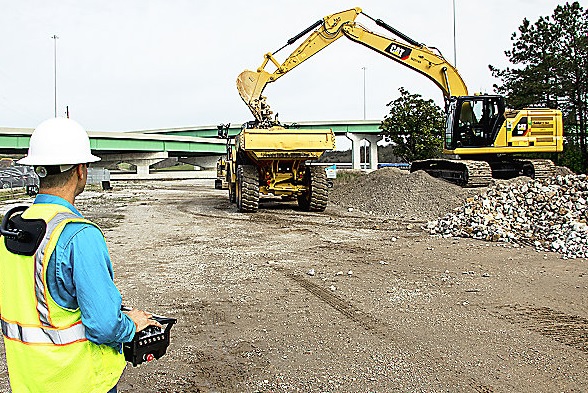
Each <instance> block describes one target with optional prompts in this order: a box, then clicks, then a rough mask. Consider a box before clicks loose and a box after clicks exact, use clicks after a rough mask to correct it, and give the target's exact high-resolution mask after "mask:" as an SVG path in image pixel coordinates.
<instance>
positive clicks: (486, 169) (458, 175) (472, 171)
mask: <svg viewBox="0 0 588 393" xmlns="http://www.w3.org/2000/svg"><path fill="white" fill-rule="evenodd" d="M419 170H423V171H425V172H427V173H428V174H429V175H431V176H433V177H438V178H441V179H444V180H447V181H449V182H451V183H455V184H458V185H460V186H462V187H485V186H487V185H489V184H490V183H491V182H492V169H491V168H490V165H489V164H488V163H487V162H485V161H475V160H443V159H432V160H422V161H414V162H413V163H412V164H411V166H410V171H411V172H416V171H419Z"/></svg>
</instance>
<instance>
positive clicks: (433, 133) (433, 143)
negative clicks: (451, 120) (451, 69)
mask: <svg viewBox="0 0 588 393" xmlns="http://www.w3.org/2000/svg"><path fill="white" fill-rule="evenodd" d="M399 90H400V97H399V98H397V99H396V100H394V101H392V102H390V103H389V104H388V105H387V106H389V107H390V113H389V114H388V115H386V117H385V118H384V121H383V122H382V124H381V125H380V129H381V130H382V135H384V136H385V137H387V138H388V139H389V140H390V141H391V142H392V143H393V146H394V147H393V151H394V154H395V155H396V156H398V157H401V158H402V159H403V160H404V161H406V162H412V161H414V160H422V159H426V158H432V157H437V156H439V154H440V153H441V149H442V147H443V128H444V121H445V120H444V119H445V116H444V112H443V111H442V110H441V108H439V107H438V106H437V105H436V104H435V103H434V102H433V100H424V99H422V97H421V95H419V94H411V93H409V92H408V91H407V90H405V89H404V88H402V87H401V88H400V89H399Z"/></svg>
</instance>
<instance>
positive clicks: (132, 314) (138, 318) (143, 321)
mask: <svg viewBox="0 0 588 393" xmlns="http://www.w3.org/2000/svg"><path fill="white" fill-rule="evenodd" d="M124 313H125V314H127V315H128V316H129V318H131V319H132V321H133V322H135V326H136V328H137V332H140V331H141V330H143V329H145V328H146V327H147V326H157V327H161V324H160V323H159V322H157V321H156V320H153V319H151V314H149V313H148V312H145V311H141V310H138V309H136V308H132V309H131V310H129V311H124Z"/></svg>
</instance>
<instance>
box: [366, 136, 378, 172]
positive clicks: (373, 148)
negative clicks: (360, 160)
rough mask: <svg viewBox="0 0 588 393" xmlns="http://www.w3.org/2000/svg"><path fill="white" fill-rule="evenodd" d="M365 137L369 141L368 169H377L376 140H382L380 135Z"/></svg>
mask: <svg viewBox="0 0 588 393" xmlns="http://www.w3.org/2000/svg"><path fill="white" fill-rule="evenodd" d="M365 139H366V140H367V141H368V142H369V143H370V169H373V170H376V169H378V142H379V141H381V140H382V137H381V136H380V135H373V134H372V135H370V136H366V137H365Z"/></svg>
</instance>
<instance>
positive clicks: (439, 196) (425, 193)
mask: <svg viewBox="0 0 588 393" xmlns="http://www.w3.org/2000/svg"><path fill="white" fill-rule="evenodd" d="M349 177H350V176H342V178H341V179H338V180H336V181H335V182H334V186H333V188H332V189H331V191H330V193H329V202H330V203H333V204H335V205H338V206H341V207H344V208H347V209H355V210H359V211H362V212H365V213H368V214H376V215H384V216H389V217H392V218H398V219H407V220H411V221H429V220H433V219H435V218H437V217H441V216H444V215H445V214H447V213H449V212H451V211H452V210H453V209H455V208H457V207H459V206H461V205H463V204H464V202H465V201H466V199H467V198H468V197H470V196H473V195H477V194H479V193H480V192H481V191H480V189H467V188H462V187H460V186H457V185H455V184H451V183H448V182H446V181H444V180H440V179H436V178H434V177H432V176H430V175H428V174H427V173H425V172H423V171H417V172H413V173H409V172H407V171H404V170H401V169H398V168H382V169H378V170H376V171H374V172H371V173H369V174H361V175H359V174H358V175H357V176H355V177H353V178H349ZM343 178H347V180H344V179H343Z"/></svg>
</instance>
